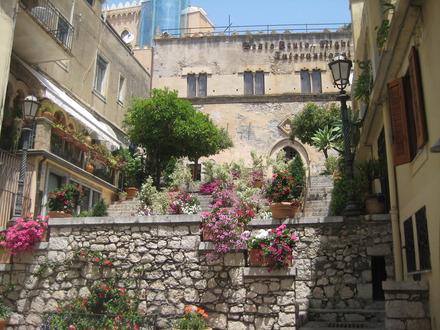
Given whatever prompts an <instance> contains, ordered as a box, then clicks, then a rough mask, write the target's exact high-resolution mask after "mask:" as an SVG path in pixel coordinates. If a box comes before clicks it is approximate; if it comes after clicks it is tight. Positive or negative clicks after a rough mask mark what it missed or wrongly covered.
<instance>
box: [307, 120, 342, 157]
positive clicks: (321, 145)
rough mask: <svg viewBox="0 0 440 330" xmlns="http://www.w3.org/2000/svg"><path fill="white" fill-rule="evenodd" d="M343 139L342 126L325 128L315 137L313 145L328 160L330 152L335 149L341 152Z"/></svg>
mask: <svg viewBox="0 0 440 330" xmlns="http://www.w3.org/2000/svg"><path fill="white" fill-rule="evenodd" d="M341 138H342V132H341V127H340V126H335V127H329V126H325V127H324V128H321V129H319V130H318V131H316V133H315V135H314V136H313V137H312V143H313V146H315V147H316V148H318V150H319V151H322V152H323V153H324V156H325V158H326V159H327V158H328V151H329V150H331V149H335V150H337V151H340V144H341Z"/></svg>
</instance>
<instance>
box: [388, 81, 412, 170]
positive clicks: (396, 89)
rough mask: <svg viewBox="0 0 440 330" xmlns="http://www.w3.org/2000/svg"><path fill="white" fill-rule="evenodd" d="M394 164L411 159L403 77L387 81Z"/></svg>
mask: <svg viewBox="0 0 440 330" xmlns="http://www.w3.org/2000/svg"><path fill="white" fill-rule="evenodd" d="M388 100H389V106H390V115H391V131H392V134H393V141H392V145H393V156H394V166H398V165H402V164H405V163H408V162H410V161H411V153H410V148H409V137H408V118H407V115H406V107H405V93H404V85H403V79H402V78H399V79H396V80H393V81H391V82H389V83H388Z"/></svg>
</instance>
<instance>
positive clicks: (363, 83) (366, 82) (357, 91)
mask: <svg viewBox="0 0 440 330" xmlns="http://www.w3.org/2000/svg"><path fill="white" fill-rule="evenodd" d="M358 66H359V69H360V74H359V76H358V77H357V79H356V82H355V84H354V89H353V97H354V99H355V100H358V101H361V102H364V103H365V104H368V103H369V100H370V94H371V89H372V86H373V75H372V72H371V62H370V61H359V62H358Z"/></svg>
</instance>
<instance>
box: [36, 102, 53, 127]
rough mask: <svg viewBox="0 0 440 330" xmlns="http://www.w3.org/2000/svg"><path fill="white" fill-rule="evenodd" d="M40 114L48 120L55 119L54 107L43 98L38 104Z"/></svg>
mask: <svg viewBox="0 0 440 330" xmlns="http://www.w3.org/2000/svg"><path fill="white" fill-rule="evenodd" d="M39 112H40V116H41V117H44V118H47V119H49V120H50V121H52V122H54V121H55V115H54V113H55V107H54V105H53V104H51V103H50V102H49V101H47V100H45V101H43V102H42V103H41V105H40V109H39Z"/></svg>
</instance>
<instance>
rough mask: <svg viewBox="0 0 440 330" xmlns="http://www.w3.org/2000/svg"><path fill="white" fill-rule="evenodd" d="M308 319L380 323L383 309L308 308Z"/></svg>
mask: <svg viewBox="0 0 440 330" xmlns="http://www.w3.org/2000/svg"><path fill="white" fill-rule="evenodd" d="M308 319H309V320H311V321H320V322H333V323H334V322H341V323H344V322H345V323H357V322H370V323H382V322H384V320H385V310H384V309H382V308H380V309H372V308H371V309H370V308H364V309H355V308H344V309H329V308H327V309H315V308H311V309H309V310H308Z"/></svg>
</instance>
